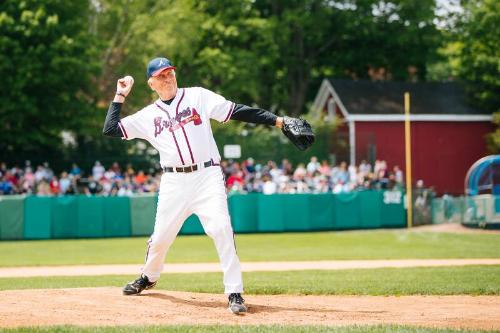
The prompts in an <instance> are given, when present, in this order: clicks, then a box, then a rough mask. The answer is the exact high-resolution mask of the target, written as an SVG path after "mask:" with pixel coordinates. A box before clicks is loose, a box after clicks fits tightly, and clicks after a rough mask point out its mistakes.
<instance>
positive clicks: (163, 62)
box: [146, 58, 175, 79]
mask: <svg viewBox="0 0 500 333" xmlns="http://www.w3.org/2000/svg"><path fill="white" fill-rule="evenodd" d="M166 69H175V67H174V65H172V63H171V62H170V60H168V59H167V58H154V59H153V60H151V61H150V62H149V64H148V69H147V71H146V76H147V78H148V79H149V78H150V77H151V76H156V75H158V74H160V73H161V72H163V71H164V70H166Z"/></svg>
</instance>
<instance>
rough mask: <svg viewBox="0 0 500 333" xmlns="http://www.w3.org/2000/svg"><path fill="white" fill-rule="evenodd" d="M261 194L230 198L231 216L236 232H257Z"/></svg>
mask: <svg viewBox="0 0 500 333" xmlns="http://www.w3.org/2000/svg"><path fill="white" fill-rule="evenodd" d="M258 198H259V194H256V193H253V194H252V193H251V194H245V195H233V196H231V197H229V214H230V215H231V224H232V225H233V230H234V232H237V233H240V232H257V224H258V218H259V215H258V212H257V207H258Z"/></svg>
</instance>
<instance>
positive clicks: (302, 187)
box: [0, 156, 403, 196]
mask: <svg viewBox="0 0 500 333" xmlns="http://www.w3.org/2000/svg"><path fill="white" fill-rule="evenodd" d="M221 166H222V169H223V171H224V174H225V176H226V184H227V189H228V193H249V192H258V193H264V194H274V193H341V192H351V191H359V190H369V189H402V186H403V173H402V171H401V169H400V168H399V167H398V166H393V167H392V168H391V169H390V168H389V167H388V165H387V163H386V162H385V161H382V160H377V161H375V163H374V165H373V166H372V165H370V164H369V163H367V162H366V161H362V162H361V164H359V165H358V166H354V165H349V166H348V165H347V163H346V162H341V163H340V164H339V165H331V164H330V163H329V162H328V161H326V160H323V161H322V162H321V163H320V162H319V161H318V159H317V158H316V157H314V156H313V157H312V158H311V159H310V161H309V162H308V163H299V164H298V165H297V166H296V167H294V166H293V165H292V164H291V163H290V162H289V161H288V160H286V159H284V160H283V161H281V163H280V164H279V165H278V164H277V163H276V162H274V161H268V162H267V163H265V164H258V163H255V161H254V160H253V159H252V158H248V159H246V160H244V161H243V162H241V163H240V162H236V161H231V160H227V161H226V160H224V161H222V162H221ZM160 180H161V169H160V168H159V167H158V168H155V169H150V170H147V171H145V170H135V169H134V168H133V167H132V165H130V164H128V165H126V166H125V167H121V166H120V165H119V164H118V163H117V162H115V163H112V164H111V165H110V166H108V167H107V168H106V167H105V166H104V165H102V164H101V163H100V162H99V161H96V162H95V164H94V166H93V167H92V169H91V170H90V172H85V171H84V170H82V169H80V168H79V167H78V165H76V164H73V165H72V167H71V168H70V169H69V171H63V172H61V173H60V174H59V175H56V174H55V173H54V171H53V170H52V169H51V167H50V165H49V164H48V163H47V162H46V163H44V164H42V165H38V166H37V167H36V168H33V167H32V165H31V163H30V162H29V161H27V162H26V163H25V166H24V167H22V168H21V167H19V166H13V167H7V165H6V164H5V163H0V195H9V194H34V195H41V196H57V195H71V194H84V195H103V196H130V195H133V194H136V193H155V192H157V191H158V189H159V185H160Z"/></svg>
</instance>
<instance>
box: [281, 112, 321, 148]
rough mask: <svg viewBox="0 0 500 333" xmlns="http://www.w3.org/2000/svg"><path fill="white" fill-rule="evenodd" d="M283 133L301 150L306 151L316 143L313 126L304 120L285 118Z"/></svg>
mask: <svg viewBox="0 0 500 333" xmlns="http://www.w3.org/2000/svg"><path fill="white" fill-rule="evenodd" d="M281 131H282V132H283V134H285V135H286V137H287V138H288V139H290V141H292V143H293V144H294V145H295V146H296V147H297V148H299V149H300V150H306V149H307V148H309V147H311V146H312V144H313V143H314V133H313V130H312V128H311V125H309V123H308V122H307V121H306V120H304V119H301V118H292V117H286V116H285V117H283V127H281Z"/></svg>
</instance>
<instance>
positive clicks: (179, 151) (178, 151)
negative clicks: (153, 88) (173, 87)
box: [155, 103, 184, 165]
mask: <svg viewBox="0 0 500 333" xmlns="http://www.w3.org/2000/svg"><path fill="white" fill-rule="evenodd" d="M155 105H156V106H157V107H159V108H160V110H162V111H163V112H165V113H166V114H167V116H168V117H169V118H170V115H169V114H168V111H167V110H165V109H164V108H162V107H161V106H160V105H159V104H158V103H155ZM170 133H172V137H173V138H174V142H175V146H176V147H177V153H179V157H180V158H181V162H182V165H184V159H183V158H182V154H181V149H180V148H179V144H178V143H177V139H176V137H175V134H174V132H170Z"/></svg>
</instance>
